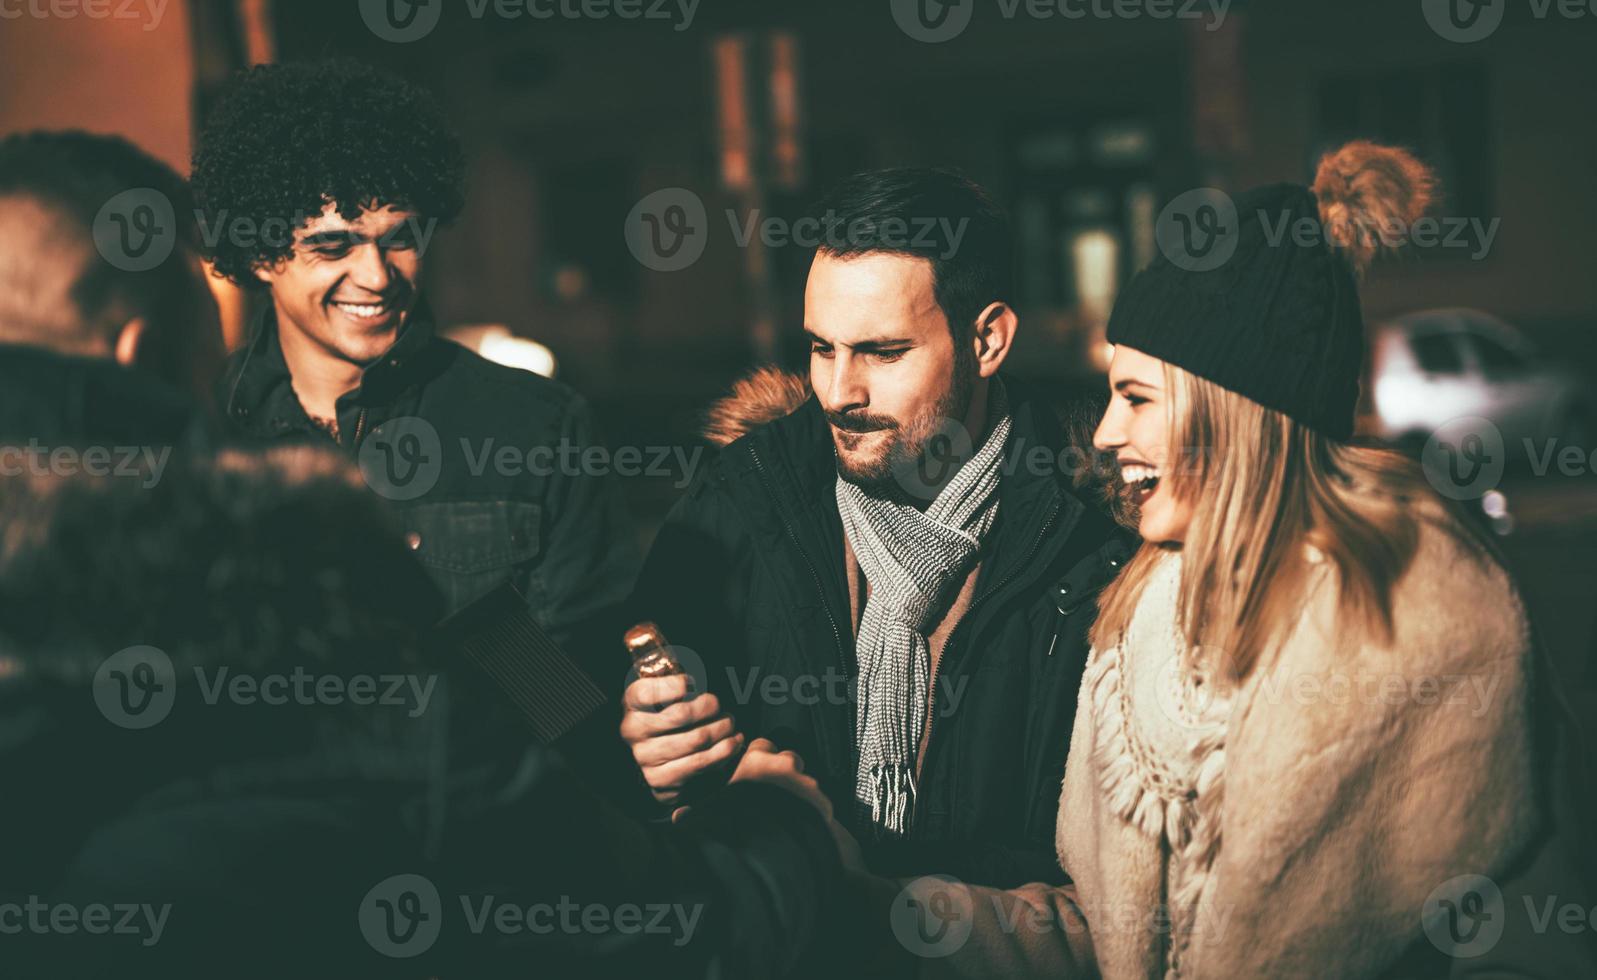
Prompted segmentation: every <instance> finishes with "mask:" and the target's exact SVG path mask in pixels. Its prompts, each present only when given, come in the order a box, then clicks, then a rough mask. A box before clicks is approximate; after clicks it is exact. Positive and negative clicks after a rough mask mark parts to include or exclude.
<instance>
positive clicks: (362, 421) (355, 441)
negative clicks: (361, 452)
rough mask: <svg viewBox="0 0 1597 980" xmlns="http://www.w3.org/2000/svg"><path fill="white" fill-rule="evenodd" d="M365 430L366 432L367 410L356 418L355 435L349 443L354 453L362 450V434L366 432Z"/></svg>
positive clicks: (362, 410) (361, 411) (362, 411)
mask: <svg viewBox="0 0 1597 980" xmlns="http://www.w3.org/2000/svg"><path fill="white" fill-rule="evenodd" d="M365 430H366V410H365V409H364V408H363V409H361V410H360V414H359V415H357V416H355V435H354V437H353V438H351V439H350V441H349V448H350V451H351V452H353V451H355V450H357V449H359V448H360V436H361V433H362V432H364V431H365Z"/></svg>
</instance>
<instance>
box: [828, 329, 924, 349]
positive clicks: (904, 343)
mask: <svg viewBox="0 0 1597 980" xmlns="http://www.w3.org/2000/svg"><path fill="white" fill-rule="evenodd" d="M804 336H806V337H808V338H810V340H811V341H812V342H814V343H817V344H820V345H822V346H824V347H847V348H848V349H849V350H857V351H865V352H866V353H867V354H868V353H871V352H873V351H882V350H889V349H892V350H897V349H899V348H908V347H914V346H915V341H913V340H911V339H910V338H908V337H872V338H870V339H867V340H860V341H856V342H855V343H852V344H838V343H834V342H833V341H830V340H827V339H826V338H824V337H821V336H819V335H817V334H816V333H815V331H813V330H805V331H804Z"/></svg>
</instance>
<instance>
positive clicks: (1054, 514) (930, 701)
mask: <svg viewBox="0 0 1597 980" xmlns="http://www.w3.org/2000/svg"><path fill="white" fill-rule="evenodd" d="M1058 518H1059V502H1058V501H1055V502H1054V505H1053V509H1052V510H1050V511H1049V512H1048V519H1047V520H1046V521H1044V522H1043V525H1042V528H1041V530H1039V531H1038V532H1037V539H1036V540H1035V541H1033V542H1032V543H1031V548H1030V550H1028V551H1027V552H1026V557H1025V559H1024V560H1023V561H1021V563H1020V564H1019V565H1017V566H1016V567H1015V570H1014V571H1013V572H1010V573H1009V574H1008V575H1007V576H1005V577H1004V580H1003V581H1002V582H999V583H998V584H997V585H994V586H993V587H992V588H990V589H988V590H987V591H986V592H983V593H982V594H981V595H979V596H977V597H976V598H975V599H974V600H972V601H971V604H970V606H969V607H967V608H966V610H965V614H964V615H963V616H961V617H959V622H957V623H955V624H954V629H953V632H951V633H949V634H948V642H947V643H946V644H944V645H943V655H942V657H941V658H939V661H938V664H939V666H941V664H942V662H943V661H946V660H947V659H948V655H949V654H951V653H953V652H954V645H955V641H956V640H958V639H959V637H960V630H962V629H964V627H965V624H966V623H968V622H970V617H971V615H972V614H974V613H975V612H976V610H977V608H978V607H980V606H981V604H982V603H984V602H986V601H987V600H988V599H990V598H992V596H993V595H994V594H995V593H997V592H1001V591H1003V590H1004V589H1005V588H1007V587H1008V586H1009V583H1011V582H1013V581H1014V580H1015V579H1017V578H1019V577H1020V573H1021V572H1023V571H1024V570H1025V569H1026V567H1027V566H1029V565H1030V564H1031V560H1032V558H1034V557H1036V555H1037V549H1039V548H1041V547H1042V543H1043V540H1044V539H1046V538H1047V537H1048V532H1049V531H1050V530H1052V529H1053V526H1054V521H1055V520H1057V519H1058ZM939 673H940V671H938V670H933V671H932V676H931V680H930V681H929V683H928V685H927V694H926V718H927V726H928V727H927V729H926V758H927V759H930V758H931V754H932V737H933V736H934V735H936V734H937V711H936V708H937V679H938V675H939ZM918 781H919V774H917V782H918Z"/></svg>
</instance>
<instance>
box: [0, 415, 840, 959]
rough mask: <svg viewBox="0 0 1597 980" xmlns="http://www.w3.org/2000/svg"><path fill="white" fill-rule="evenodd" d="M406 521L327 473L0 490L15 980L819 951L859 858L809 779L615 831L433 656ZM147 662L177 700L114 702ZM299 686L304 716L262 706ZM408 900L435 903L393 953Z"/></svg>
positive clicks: (3, 811) (320, 455)
mask: <svg viewBox="0 0 1597 980" xmlns="http://www.w3.org/2000/svg"><path fill="white" fill-rule="evenodd" d="M389 517H390V515H388V514H386V513H384V512H383V511H382V510H381V509H380V508H379V507H378V506H377V504H376V502H375V501H374V500H373V499H372V497H371V496H370V493H369V491H368V490H367V488H366V487H365V486H363V485H362V481H361V478H360V476H359V474H357V473H355V472H354V470H353V467H351V466H350V465H349V464H348V463H347V462H346V461H344V460H341V459H340V458H339V457H338V454H337V453H336V452H334V451H332V450H331V449H322V448H318V447H314V446H286V447H275V448H272V449H270V450H267V451H265V452H263V453H259V454H256V453H253V452H238V451H229V452H225V453H223V454H221V455H220V456H219V457H217V458H216V459H215V460H214V462H212V461H196V462H193V463H192V464H191V463H189V462H188V461H185V462H184V464H183V465H179V466H175V467H174V468H173V471H172V473H170V474H169V475H168V476H167V478H166V479H164V480H162V481H160V482H159V483H158V484H156V485H155V486H153V487H151V488H148V489H145V488H139V487H136V486H134V485H133V484H132V483H131V482H130V481H126V480H116V479H110V478H107V479H92V478H76V479H62V478H55V477H40V478H32V479H23V480H18V481H15V483H14V485H13V486H11V487H9V488H8V492H7V493H5V494H0V656H4V657H7V658H9V659H10V660H12V661H13V662H14V663H15V664H16V665H17V667H16V669H14V670H13V671H12V672H11V673H10V674H8V675H6V676H4V677H0V786H4V787H5V792H6V804H5V806H4V807H0V839H4V840H5V842H6V845H5V846H4V847H3V848H0V907H3V908H5V909H6V910H7V912H6V915H5V919H4V926H5V933H6V934H5V935H3V936H0V976H5V977H7V978H29V980H31V978H35V977H40V978H42V977H95V976H116V977H127V978H144V977H151V978H155V977H159V978H162V980H186V978H194V980H199V978H211V977H239V978H244V977H251V978H253V977H260V978H272V980H279V978H282V977H288V976H307V977H337V978H340V980H357V978H366V977H371V978H378V977H381V978H395V977H416V978H426V977H435V976H445V977H463V976H471V977H484V978H487V977H527V976H542V975H548V976H581V975H600V976H649V977H671V978H675V977H692V978H700V977H704V978H708V977H717V976H727V977H739V978H753V980H757V978H761V977H777V976H781V975H783V974H784V973H785V972H786V971H787V970H788V968H789V967H790V966H791V965H792V964H793V963H794V962H796V961H797V960H798V958H799V957H800V956H801V955H802V954H803V953H804V951H805V950H806V948H807V947H808V946H809V945H810V944H812V943H814V942H817V941H819V940H820V939H822V938H823V937H824V936H825V935H826V934H827V930H826V929H825V927H824V916H825V915H826V914H827V913H828V910H830V909H831V908H833V907H834V906H835V904H836V900H835V891H836V889H837V888H838V886H839V883H840V881H841V872H840V866H839V860H838V852H837V847H836V844H835V842H834V838H833V837H832V835H831V834H830V833H829V832H828V829H827V816H828V806H827V803H826V800H825V798H824V797H823V796H822V795H821V794H820V792H819V790H818V788H817V787H816V786H815V783H814V781H813V780H812V779H810V778H809V777H807V776H805V775H804V774H803V773H802V772H801V771H800V770H799V768H798V766H797V763H796V760H794V759H793V758H792V757H791V756H786V755H781V754H778V753H776V752H775V751H772V750H770V747H769V746H764V745H756V746H752V747H751V749H750V751H749V753H748V754H747V755H746V756H745V757H744V759H743V761H742V764H741V765H740V767H739V768H738V771H737V773H736V774H735V776H734V780H733V783H732V785H730V786H728V787H726V788H725V789H724V790H723V791H722V792H721V793H719V794H717V796H716V797H715V798H714V799H713V800H706V801H704V802H702V803H701V804H699V805H698V806H697V807H696V808H695V809H696V818H697V819H695V820H693V821H692V822H691V823H684V824H682V825H678V826H672V825H670V824H664V823H657V824H647V823H642V822H638V821H634V820H631V819H629V818H626V817H625V816H623V815H621V814H619V813H618V812H617V811H615V810H613V809H612V808H611V807H610V806H609V805H608V804H607V803H605V802H604V801H602V800H600V799H598V798H596V797H594V796H593V795H591V792H590V791H589V790H587V789H586V787H584V785H583V783H582V780H581V778H580V777H581V775H582V774H581V773H579V772H575V771H574V770H573V768H572V767H571V766H569V765H567V764H566V763H565V762H564V761H563V758H562V756H561V754H560V753H559V752H558V751H556V750H554V749H551V748H547V747H543V746H536V745H532V744H530V741H529V740H528V739H526V738H523V739H520V740H516V739H511V738H505V737H503V733H504V732H506V731H509V730H511V726H510V725H509V724H488V725H482V724H481V719H480V718H478V717H476V716H477V715H480V714H482V713H485V712H486V713H497V714H501V715H510V714H514V713H515V711H516V710H517V709H516V708H515V707H514V706H513V705H512V704H511V703H510V702H509V701H508V699H504V698H496V697H495V696H494V694H495V692H493V691H491V690H488V691H485V690H482V689H481V688H482V687H483V682H482V680H481V678H480V676H479V675H476V674H475V673H474V672H472V671H470V670H469V669H467V670H457V669H456V666H457V665H458V663H459V660H458V658H457V657H451V656H449V655H448V654H449V651H447V650H440V649H435V644H434V643H432V642H431V641H430V640H429V638H428V637H427V636H426V635H425V634H426V632H427V630H428V628H429V626H430V625H431V624H432V623H433V621H434V620H435V619H436V618H437V614H438V611H439V609H440V608H441V606H442V601H441V598H440V596H439V595H438V593H437V590H436V588H435V587H434V585H433V584H432V582H431V581H430V580H429V578H428V576H427V575H426V573H425V572H424V571H422V570H421V568H420V567H419V566H418V565H417V564H416V563H415V562H413V561H409V560H407V558H408V553H407V549H406V547H405V544H404V542H403V539H402V537H401V534H400V530H399V528H397V527H396V526H394V524H393V523H392V522H391V521H390V520H389ZM84 595H90V596H93V597H94V599H93V605H94V610H93V613H94V614H93V615H89V616H85V615H82V614H81V613H82V604H83V603H82V596H84ZM130 642H132V643H137V644H139V645H140V646H148V647H154V648H156V650H157V651H158V655H155V654H151V653H150V651H148V650H144V651H140V652H138V653H137V655H138V656H140V657H144V658H146V659H144V660H143V661H142V662H143V663H145V664H147V665H149V666H150V667H151V676H152V677H153V679H154V680H155V681H156V683H155V684H150V685H141V687H142V688H143V690H142V695H143V697H138V696H137V695H136V696H135V697H134V698H132V699H129V700H117V699H115V698H112V699H106V698H104V697H103V696H101V695H102V694H103V691H104V689H105V688H106V685H105V684H104V683H103V681H104V680H105V679H106V678H105V676H104V675H105V674H106V670H107V669H108V668H111V669H113V670H114V671H120V672H121V673H122V675H123V676H125V677H128V678H136V677H137V674H138V672H137V670H136V668H135V667H134V666H133V665H132V663H131V662H130V661H127V660H126V659H125V657H124V660H123V661H119V662H113V660H112V659H110V658H111V657H112V656H114V655H111V654H109V653H108V652H109V651H117V650H119V649H121V648H124V647H126V646H127V645H129V644H130ZM163 661H164V663H163ZM224 671H225V672H226V673H225V674H224V673H223V672H224ZM300 673H303V674H304V675H305V676H309V677H311V678H312V679H313V680H314V683H312V684H308V685H305V687H304V690H305V691H309V692H314V697H301V696H299V695H291V696H288V697H286V698H284V699H278V700H272V699H271V698H268V697H267V694H268V693H269V692H270V690H271V688H269V686H268V683H269V679H270V678H272V677H284V676H298V675H299V674H300ZM394 676H400V677H403V678H406V679H407V680H409V681H412V682H414V683H407V684H406V685H405V687H404V688H403V690H404V691H406V692H409V693H408V694H407V696H406V697H403V698H400V699H398V701H390V700H388V699H387V698H386V696H385V697H382V698H378V699H377V700H375V702H373V701H372V700H370V699H368V700H367V701H364V702H363V701H360V700H359V699H357V697H356V692H357V690H358V688H357V684H358V683H359V682H360V681H361V679H362V678H365V679H367V680H368V681H370V680H373V679H374V678H375V679H376V680H377V681H378V682H379V683H378V684H377V686H376V690H378V691H383V690H386V689H388V684H387V682H386V679H387V678H390V677H394ZM111 678H112V679H114V678H115V674H113V675H111ZM245 678H253V679H254V680H255V681H257V682H258V684H259V687H258V690H259V692H260V696H251V695H248V693H247V692H246V694H244V695H240V694H238V693H236V692H238V691H240V690H242V689H241V688H240V687H239V686H238V685H237V683H236V682H237V681H239V680H241V679H245ZM224 682H225V683H224ZM135 683H137V681H135ZM208 686H210V687H211V688H212V689H213V690H217V691H220V692H222V693H221V694H220V696H217V695H211V696H207V687H208ZM250 690H256V689H255V688H251V689H250ZM340 691H343V692H348V696H347V697H340V696H337V692H340ZM323 692H331V693H326V694H324V693H323ZM419 692H425V697H424V698H421V697H415V696H413V695H415V694H417V693H419ZM133 702H137V704H136V706H130V705H132V704H133ZM399 702H403V703H399ZM152 705H153V707H152ZM145 712H163V713H160V714H150V715H148V716H147V721H148V723H146V716H145ZM484 731H487V732H491V733H493V737H492V738H490V739H488V740H486V742H485V743H484V742H483V741H482V740H481V738H480V733H482V732H484ZM473 739H477V741H476V742H472V744H463V740H465V741H467V742H471V741H472V740H473ZM399 875H419V876H422V877H423V878H425V879H426V880H427V881H428V882H429V883H430V884H431V885H432V886H433V887H434V888H436V889H437V893H438V895H439V902H438V904H437V905H435V906H434V905H417V906H416V907H415V908H414V909H413V911H416V912H417V913H419V914H418V915H417V916H416V917H415V918H413V919H411V920H409V921H408V922H407V921H404V920H399V919H395V920H393V921H392V922H390V923H389V924H388V925H389V928H390V929H391V931H390V932H385V931H382V930H383V929H384V924H383V923H382V921H381V913H382V906H381V903H382V902H383V901H385V900H386V901H390V902H393V903H397V905H398V906H399V907H401V908H410V906H409V905H407V904H406V903H405V902H404V901H403V900H402V898H401V897H400V896H399V895H397V894H388V893H384V892H382V891H381V886H382V883H384V882H387V881H390V879H393V878H394V877H395V876H399ZM417 894H418V895H420V894H421V893H417ZM422 900H423V901H424V899H422ZM484 903H487V904H484ZM30 905H31V906H32V907H34V908H43V909H45V910H47V913H40V914H33V913H29V912H27V909H28V908H29V907H30ZM468 906H469V907H468ZM633 906H637V907H639V908H640V909H641V910H642V913H641V918H638V919H635V920H631V921H630V924H628V923H629V920H627V919H626V918H624V915H625V910H626V909H628V908H630V907H633ZM96 907H107V908H110V909H112V910H113V912H112V915H111V917H110V919H109V921H105V922H103V923H102V924H103V925H104V927H105V928H101V929H98V930H96V929H91V928H88V926H89V924H90V922H91V920H90V918H89V915H90V914H91V910H92V909H94V908H96ZM123 907H137V908H140V909H146V910H149V911H148V912H145V913H144V914H142V915H140V916H138V917H137V918H135V919H133V920H129V919H124V918H122V915H121V912H120V911H119V910H120V909H122V908H123ZM563 907H569V908H576V909H578V910H580V911H581V913H582V914H581V915H580V916H574V915H566V916H565V918H561V915H563V913H558V909H560V908H563ZM479 908H486V909H488V910H489V911H488V912H487V913H484V914H485V915H487V918H486V919H483V920H481V921H476V922H475V925H474V919H473V916H474V915H476V914H478V913H477V911H476V910H477V909H479ZM60 909H65V910H69V912H72V913H73V914H69V915H68V916H66V918H64V919H57V918H54V917H53V916H54V914H55V912H54V910H60ZM511 909H513V910H515V914H514V915H511V916H510V917H509V921H508V924H507V919H506V916H505V914H504V913H505V911H506V910H511ZM539 909H545V910H547V911H546V912H539V911H537V910H539ZM592 909H604V910H606V911H607V914H606V916H605V917H604V919H603V921H602V922H600V923H598V924H595V922H594V920H593V919H592V917H591V915H590V914H589V912H590V910H592ZM659 909H667V910H668V911H669V912H670V914H669V915H659V913H658V911H657V910H659ZM162 910H165V911H162ZM390 910H392V909H390ZM79 913H80V914H81V916H82V917H81V918H79V917H78V914H79ZM374 915H375V916H376V920H375V921H373V919H372V917H373V916H374ZM657 915H659V917H657ZM363 918H364V922H363ZM518 922H519V925H518V924H517V923H518ZM52 923H55V924H57V925H58V926H59V924H60V923H66V924H67V925H69V926H75V928H66V927H64V926H60V927H57V928H52ZM428 923H430V924H431V926H432V927H434V928H436V933H435V934H433V935H432V936H430V937H428V935H427V932H426V931H425V930H423V931H421V932H420V933H419V935H420V936H422V937H423V938H421V939H420V940H417V941H414V942H410V943H409V944H408V945H406V941H407V940H409V939H412V938H414V936H415V935H418V933H416V932H414V929H421V927H423V926H425V925H427V924H428ZM119 924H120V925H119ZM122 926H127V927H128V928H129V929H130V930H131V931H122ZM135 927H136V928H135ZM395 957H402V958H395ZM595 971H597V972H595Z"/></svg>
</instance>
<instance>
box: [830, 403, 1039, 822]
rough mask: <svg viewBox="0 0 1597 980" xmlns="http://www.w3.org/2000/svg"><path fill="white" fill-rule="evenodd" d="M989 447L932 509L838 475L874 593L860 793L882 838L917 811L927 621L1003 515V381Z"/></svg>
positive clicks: (860, 726)
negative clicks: (1000, 482) (1000, 486)
mask: <svg viewBox="0 0 1597 980" xmlns="http://www.w3.org/2000/svg"><path fill="white" fill-rule="evenodd" d="M992 390H993V401H992V404H991V412H992V414H993V415H996V416H998V418H999V421H998V424H997V425H995V426H993V429H992V432H991V434H989V435H988V437H987V441H986V442H984V443H983V444H982V447H981V449H980V450H978V451H977V452H976V453H975V455H973V456H972V457H971V458H970V459H969V460H967V461H966V463H965V465H964V466H962V467H960V470H959V472H958V473H956V474H955V475H954V477H953V479H952V480H950V481H949V482H948V484H947V485H946V486H944V487H943V489H942V490H941V491H940V492H939V493H938V495H937V497H936V499H935V500H933V501H932V503H931V505H930V506H929V507H927V508H926V510H925V511H924V512H923V511H920V510H917V509H916V508H914V507H913V506H910V505H908V504H903V503H898V502H895V501H892V500H887V499H883V498H881V497H877V496H872V495H870V494H867V493H866V492H865V491H864V490H861V489H860V488H859V487H857V486H855V485H854V484H852V483H849V482H848V481H846V480H844V479H843V478H842V477H839V478H838V480H837V509H838V512H839V513H840V514H841V515H842V518H843V529H844V531H845V532H846V533H847V535H848V542H849V545H850V547H852V548H853V550H854V556H855V558H857V559H858V561H859V565H860V569H861V571H863V572H864V573H865V579H866V581H867V582H869V583H870V596H869V598H868V599H867V600H866V602H865V611H864V613H863V614H862V615H861V617H860V626H859V635H858V637H857V639H856V641H855V653H856V655H857V659H858V661H859V681H858V691H857V695H856V696H857V699H858V700H857V703H856V705H855V722H856V724H855V734H854V738H855V743H856V745H857V747H858V748H859V770H858V772H857V773H856V774H855V778H854V797H855V799H856V800H858V801H859V802H860V804H861V805H862V806H863V807H868V808H869V809H870V813H871V823H872V824H873V825H874V826H875V827H876V828H877V831H878V833H887V834H892V835H903V834H905V833H907V832H908V830H909V822H910V819H911V816H912V815H913V812H914V808H915V756H916V753H917V750H918V748H919V744H920V736H921V732H923V731H924V730H925V725H926V711H927V700H928V694H929V691H930V687H931V647H930V645H929V643H928V642H927V638H926V634H927V630H928V628H931V627H932V625H933V624H931V623H930V622H928V620H929V619H930V617H931V615H932V612H933V611H934V610H935V609H936V608H937V605H938V599H939V598H940V597H942V596H943V595H944V594H945V592H946V590H948V589H949V588H950V587H953V586H956V585H957V583H960V582H962V581H964V576H965V574H966V573H967V572H968V570H969V568H970V565H971V562H972V561H973V560H974V558H975V557H976V552H977V549H978V548H979V547H980V545H981V541H982V538H983V537H984V536H985V535H986V533H987V531H988V529H989V528H991V527H992V525H993V521H994V520H995V519H996V518H997V516H998V477H999V471H1000V466H1001V464H1002V462H1003V453H1004V445H1005V443H1006V442H1007V441H1008V438H1009V427H1010V418H1009V412H1008V407H1007V404H1006V402H1005V399H1004V393H1003V388H1002V386H1001V385H998V384H995V385H994V386H993V389H992Z"/></svg>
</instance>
